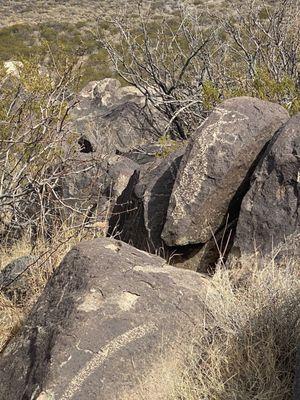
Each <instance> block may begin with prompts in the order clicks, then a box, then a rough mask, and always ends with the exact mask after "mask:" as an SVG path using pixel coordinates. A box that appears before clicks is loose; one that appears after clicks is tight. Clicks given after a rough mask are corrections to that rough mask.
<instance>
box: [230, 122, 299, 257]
mask: <svg viewBox="0 0 300 400" xmlns="http://www.w3.org/2000/svg"><path fill="white" fill-rule="evenodd" d="M297 232H298V233H299V232H300V114H298V115H296V116H295V117H293V118H291V119H290V120H289V121H288V123H287V124H286V125H285V126H284V127H283V128H282V129H281V130H280V131H279V132H278V134H277V135H275V137H274V138H273V140H272V141H271V142H270V144H269V146H268V148H267V149H266V152H265V154H264V158H263V161H262V162H261V163H260V164H259V165H258V167H257V169H256V170H255V173H254V176H253V182H252V185H251V188H250V190H249V191H248V193H247V194H246V196H245V197H244V199H243V202H242V206H241V211H240V215H239V221H238V225H237V230H236V239H235V242H234V246H233V249H232V253H233V254H234V253H235V254H236V255H238V256H239V255H241V254H247V253H253V252H259V253H261V254H267V253H270V252H271V251H272V250H273V249H274V248H276V247H277V246H278V245H279V244H280V243H281V242H284V241H285V239H286V238H287V237H288V236H289V235H292V234H294V233H297Z"/></svg>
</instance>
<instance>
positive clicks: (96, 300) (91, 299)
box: [77, 290, 103, 312]
mask: <svg viewBox="0 0 300 400" xmlns="http://www.w3.org/2000/svg"><path fill="white" fill-rule="evenodd" d="M102 303H103V296H102V294H101V293H99V292H96V291H92V290H91V292H90V293H87V294H86V296H85V297H84V299H83V301H82V303H81V304H80V305H79V306H78V307H77V309H78V310H79V311H85V312H91V311H97V310H99V308H100V307H101V305H102Z"/></svg>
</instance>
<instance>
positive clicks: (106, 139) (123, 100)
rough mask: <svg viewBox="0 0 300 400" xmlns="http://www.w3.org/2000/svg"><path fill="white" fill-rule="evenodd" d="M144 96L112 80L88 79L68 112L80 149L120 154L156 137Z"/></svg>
mask: <svg viewBox="0 0 300 400" xmlns="http://www.w3.org/2000/svg"><path fill="white" fill-rule="evenodd" d="M144 104H145V98H144V97H143V96H142V94H141V93H140V92H139V91H138V90H137V89H136V88H134V87H131V86H130V87H121V84H120V82H119V81H118V80H116V79H111V78H107V79H103V80H102V81H95V82H90V83H89V84H88V85H87V86H86V87H85V88H84V89H83V90H82V91H81V92H80V93H79V96H78V104H77V105H76V107H75V109H74V110H73V112H72V119H73V130H74V131H75V132H76V133H77V134H78V135H79V144H80V145H81V147H82V151H83V152H93V153H97V154H101V155H107V154H115V153H116V152H120V153H124V152H128V151H130V150H132V149H133V148H134V147H136V146H138V145H142V144H145V143H149V142H150V141H151V140H153V139H155V138H157V135H155V134H154V133H153V131H152V129H151V125H150V124H149V121H148V119H147V117H146V115H145V112H144V110H143V106H144Z"/></svg>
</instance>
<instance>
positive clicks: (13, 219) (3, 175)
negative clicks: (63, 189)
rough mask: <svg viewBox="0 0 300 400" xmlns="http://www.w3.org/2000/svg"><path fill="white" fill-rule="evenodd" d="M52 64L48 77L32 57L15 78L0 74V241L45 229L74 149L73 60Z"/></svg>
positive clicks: (52, 212)
mask: <svg viewBox="0 0 300 400" xmlns="http://www.w3.org/2000/svg"><path fill="white" fill-rule="evenodd" d="M53 62H54V64H55V65H54V66H53V70H52V72H51V74H47V73H42V72H41V71H40V66H39V63H38V60H36V59H33V60H31V61H26V60H23V67H22V68H20V70H19V76H12V75H6V71H5V69H4V68H2V69H1V70H0V171H1V172H0V210H1V212H0V226H1V229H0V231H1V232H0V233H1V235H2V238H3V237H4V236H5V235H7V234H8V231H10V232H14V233H16V232H18V231H20V232H21V231H24V229H25V230H26V229H27V228H32V227H33V226H34V227H35V229H38V230H46V229H47V228H46V226H47V224H48V222H49V220H51V219H52V218H54V217H55V213H56V212H55V211H54V209H53V207H52V205H54V200H55V199H57V194H56V193H55V187H56V185H57V182H58V180H59V179H60V177H61V174H62V172H61V171H62V166H63V165H64V163H65V162H67V160H68V158H69V157H71V156H72V151H73V150H72V149H73V147H72V145H70V141H72V135H71V134H70V130H69V124H68V115H69V111H70V109H71V108H72V106H73V105H72V104H73V103H74V102H73V101H72V99H73V97H72V96H73V95H72V92H71V90H70V89H71V87H72V85H73V86H74V85H76V73H75V71H74V62H73V60H69V59H64V60H58V59H56V60H54V61H53ZM67 138H69V143H68V146H67V148H68V150H66V146H63V144H64V143H66V141H67ZM47 221H48V222H47Z"/></svg>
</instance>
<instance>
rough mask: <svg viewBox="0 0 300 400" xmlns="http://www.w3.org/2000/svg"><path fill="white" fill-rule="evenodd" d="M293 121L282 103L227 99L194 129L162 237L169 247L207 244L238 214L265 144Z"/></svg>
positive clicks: (253, 99) (171, 199) (250, 99)
mask: <svg viewBox="0 0 300 400" xmlns="http://www.w3.org/2000/svg"><path fill="white" fill-rule="evenodd" d="M287 120H288V113H287V111H286V110H284V109H283V108H282V107H281V106H279V105H277V104H273V103H269V102H265V101H262V100H258V99H255V98H250V97H240V98H234V99H230V100H226V101H225V102H224V103H222V104H221V105H219V106H218V107H217V108H215V109H214V111H213V112H212V113H211V115H210V116H209V117H208V118H207V120H206V121H205V122H204V123H203V125H202V126H201V127H200V129H199V130H198V132H196V134H194V136H193V137H192V140H191V142H190V144H189V146H188V149H187V151H186V153H185V155H184V157H183V160H182V163H181V165H180V169H179V173H178V175H177V179H176V182H175V185H174V189H173V193H172V195H171V198H170V205H169V209H168V216H167V221H166V224H165V226H164V229H163V234H162V238H163V239H164V241H165V242H166V243H167V245H169V246H175V245H177V246H178V245H179V246H183V245H189V244H195V243H206V242H207V241H208V240H209V239H210V238H211V237H212V236H213V234H214V233H215V232H217V231H218V230H219V229H220V228H221V227H222V226H223V225H224V224H225V223H226V220H227V215H228V214H229V221H230V220H231V219H232V218H234V217H235V214H236V212H237V210H238V208H239V204H240V202H241V200H242V198H243V195H244V194H245V192H246V190H247V187H248V185H249V180H250V176H251V174H252V172H253V169H254V167H255V166H256V164H257V162H258V160H259V157H260V154H261V152H262V150H263V149H264V147H265V145H266V144H267V143H268V142H269V141H270V139H271V138H272V137H273V135H274V133H275V132H276V131H277V130H278V129H279V128H280V127H281V126H282V125H283V124H284V123H285V122H286V121H287Z"/></svg>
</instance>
